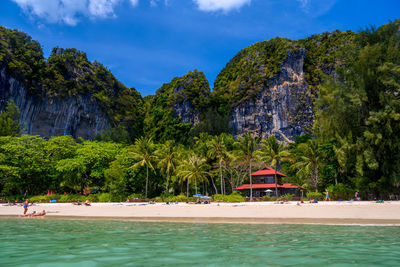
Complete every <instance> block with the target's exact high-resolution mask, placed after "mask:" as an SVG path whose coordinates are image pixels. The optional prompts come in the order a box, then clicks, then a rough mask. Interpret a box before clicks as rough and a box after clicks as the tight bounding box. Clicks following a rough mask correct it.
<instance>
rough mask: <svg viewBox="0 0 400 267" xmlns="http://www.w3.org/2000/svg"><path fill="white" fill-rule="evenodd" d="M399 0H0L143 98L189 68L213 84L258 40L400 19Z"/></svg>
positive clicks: (47, 46) (17, 20) (8, 22)
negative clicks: (101, 65)
mask: <svg viewBox="0 0 400 267" xmlns="http://www.w3.org/2000/svg"><path fill="white" fill-rule="evenodd" d="M399 10H400V1H398V0H380V1H377V0H375V1H369V0H354V1H353V0H0V25H2V26H5V27H8V28H13V29H18V30H20V31H24V32H26V33H28V34H29V35H31V36H32V38H33V39H34V40H37V41H39V42H40V43H41V44H42V46H43V50H44V53H45V56H46V57H47V56H48V55H49V54H50V52H51V49H52V48H53V47H55V46H59V47H62V48H72V47H74V48H77V49H79V50H82V51H84V52H86V53H87V55H88V58H89V60H92V61H93V60H97V61H99V62H101V63H103V64H104V65H105V66H106V67H107V68H109V69H110V70H111V71H112V72H113V74H114V75H115V76H116V77H117V79H119V80H120V81H121V82H123V83H124V84H125V85H126V86H128V87H135V88H136V89H137V90H139V92H141V94H142V95H143V96H145V95H148V94H154V93H155V91H156V90H157V89H158V88H159V87H160V86H161V85H162V84H163V83H166V82H169V81H170V80H171V79H172V78H174V77H176V76H182V75H184V74H186V73H187V72H188V71H190V70H193V69H198V70H200V71H203V72H204V73H205V74H206V76H207V78H208V80H209V81H210V86H211V87H212V84H213V82H214V80H215V78H216V76H217V75H218V73H219V72H220V71H221V69H222V68H223V67H224V66H225V64H226V63H227V62H228V61H229V60H230V59H231V58H232V57H233V56H234V55H235V54H236V53H237V52H239V51H240V50H241V49H243V48H245V47H246V46H249V45H251V44H253V43H254V42H256V41H262V40H268V39H270V38H273V37H276V36H281V37H286V38H290V39H299V38H305V37H308V36H310V35H312V34H314V33H321V32H324V31H332V30H335V29H340V30H348V29H349V30H353V31H358V30H359V29H360V28H362V27H364V26H367V25H376V26H380V25H382V24H385V23H387V22H388V21H389V20H395V19H397V18H400V15H399Z"/></svg>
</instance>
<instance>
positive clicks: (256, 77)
mask: <svg viewBox="0 0 400 267" xmlns="http://www.w3.org/2000/svg"><path fill="white" fill-rule="evenodd" d="M291 49H295V47H294V45H293V42H292V41H290V40H288V39H284V38H274V39H271V40H269V41H263V42H257V43H255V44H253V45H252V46H249V47H246V48H245V49H243V50H241V51H240V52H239V53H238V54H236V56H234V57H233V58H232V59H231V60H230V61H229V62H228V64H226V66H225V68H224V69H222V71H221V72H220V73H219V74H218V76H217V79H216V80H215V82H214V91H213V97H214V98H215V101H216V102H219V103H218V104H220V105H222V106H221V107H220V108H221V111H225V112H229V109H230V107H231V106H232V105H236V104H238V103H240V102H242V101H245V100H247V99H249V98H254V97H255V96H256V95H257V93H259V92H260V91H261V90H262V89H263V88H264V87H265V86H268V79H270V78H273V77H274V76H275V75H276V74H278V73H279V72H280V65H281V63H282V62H283V61H284V60H285V59H286V57H287V54H288V51H290V50H291ZM226 105H228V106H226Z"/></svg>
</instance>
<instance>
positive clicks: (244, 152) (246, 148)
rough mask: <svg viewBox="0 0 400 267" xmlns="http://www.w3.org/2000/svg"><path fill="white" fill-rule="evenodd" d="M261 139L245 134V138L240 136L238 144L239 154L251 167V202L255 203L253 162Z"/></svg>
mask: <svg viewBox="0 0 400 267" xmlns="http://www.w3.org/2000/svg"><path fill="white" fill-rule="evenodd" d="M258 142H259V138H258V137H256V138H253V136H252V135H251V134H250V133H245V134H244V135H243V136H239V138H238V141H237V142H236V147H237V150H236V152H237V154H238V156H239V157H240V158H242V159H243V160H245V161H246V162H247V163H248V165H249V176H250V201H253V179H252V176H251V170H252V162H253V159H254V157H255V154H254V153H255V152H256V150H257V146H258Z"/></svg>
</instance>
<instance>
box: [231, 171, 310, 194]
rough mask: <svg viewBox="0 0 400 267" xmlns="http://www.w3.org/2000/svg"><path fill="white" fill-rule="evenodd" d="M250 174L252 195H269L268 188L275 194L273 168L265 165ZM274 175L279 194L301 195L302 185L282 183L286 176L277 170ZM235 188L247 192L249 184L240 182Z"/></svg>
mask: <svg viewBox="0 0 400 267" xmlns="http://www.w3.org/2000/svg"><path fill="white" fill-rule="evenodd" d="M251 175H252V177H253V184H252V189H253V196H254V197H263V196H265V195H269V193H270V192H271V191H269V190H272V195H276V192H275V169H274V168H272V167H265V168H264V169H262V170H258V171H256V172H253V173H252V174H251ZM276 177H277V188H278V193H279V195H280V196H281V195H285V194H294V195H295V196H297V197H300V196H301V191H300V190H301V189H303V188H302V187H300V186H297V185H293V184H290V183H282V178H283V177H286V175H285V174H283V173H281V172H279V171H277V172H276ZM235 190H237V191H242V192H245V193H248V192H249V191H250V184H242V185H241V186H239V187H237V188H235Z"/></svg>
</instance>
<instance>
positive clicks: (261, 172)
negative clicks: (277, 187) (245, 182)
mask: <svg viewBox="0 0 400 267" xmlns="http://www.w3.org/2000/svg"><path fill="white" fill-rule="evenodd" d="M251 175H252V176H260V175H275V169H273V168H271V167H265V168H264V169H262V170H259V171H256V172H253V173H252V174H251ZM276 175H278V176H285V177H286V175H284V174H283V173H281V172H278V171H277V172H276Z"/></svg>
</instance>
